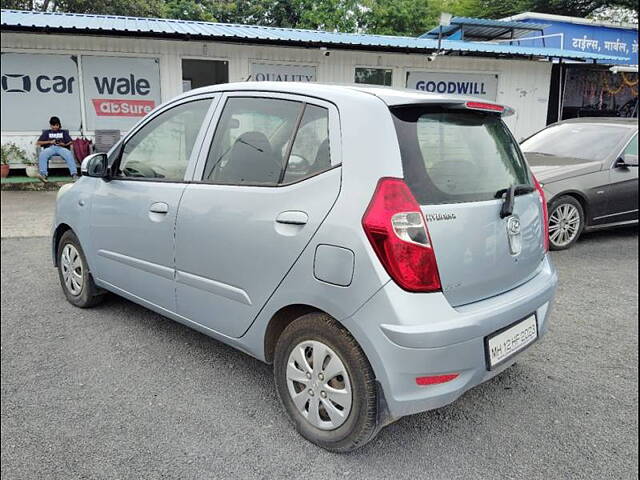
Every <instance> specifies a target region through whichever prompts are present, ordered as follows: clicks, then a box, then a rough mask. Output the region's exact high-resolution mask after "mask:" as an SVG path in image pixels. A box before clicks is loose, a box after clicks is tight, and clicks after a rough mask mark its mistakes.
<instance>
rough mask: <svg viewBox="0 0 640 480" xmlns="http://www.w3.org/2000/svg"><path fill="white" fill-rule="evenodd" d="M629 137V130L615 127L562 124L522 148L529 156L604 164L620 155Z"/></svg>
mask: <svg viewBox="0 0 640 480" xmlns="http://www.w3.org/2000/svg"><path fill="white" fill-rule="evenodd" d="M627 134H628V130H627V128H624V127H618V126H615V125H603V124H597V125H594V124H588V123H584V124H583V123H561V124H559V125H553V126H551V127H549V128H545V129H544V130H542V131H540V132H538V133H536V134H535V135H534V136H532V137H530V138H528V139H527V140H525V141H524V142H522V145H521V147H522V151H524V152H525V153H538V154H543V155H553V156H555V157H568V158H578V159H582V160H589V161H602V160H606V159H607V158H608V157H609V156H611V155H612V154H615V153H616V148H620V147H619V145H620V143H621V142H622V140H623V139H624V137H625V136H626V135H627Z"/></svg>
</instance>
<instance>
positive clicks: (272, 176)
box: [202, 97, 304, 186]
mask: <svg viewBox="0 0 640 480" xmlns="http://www.w3.org/2000/svg"><path fill="white" fill-rule="evenodd" d="M303 108H304V104H303V103H301V102H296V101H291V100H280V99H274V98H255V97H254V98H251V97H232V98H230V99H229V100H227V102H226V104H225V106H224V110H223V112H222V115H221V117H220V120H219V122H218V127H217V128H216V132H215V134H214V136H213V142H212V143H211V149H210V150H209V155H208V157H207V162H206V164H205V168H204V173H203V176H202V179H203V181H208V182H213V183H218V184H229V185H259V186H275V185H277V184H278V183H279V182H280V181H281V176H282V173H283V170H284V168H285V166H286V160H287V158H288V157H289V152H290V145H291V142H292V138H293V134H294V131H295V130H296V125H297V124H298V122H299V121H300V115H301V114H302V111H303Z"/></svg>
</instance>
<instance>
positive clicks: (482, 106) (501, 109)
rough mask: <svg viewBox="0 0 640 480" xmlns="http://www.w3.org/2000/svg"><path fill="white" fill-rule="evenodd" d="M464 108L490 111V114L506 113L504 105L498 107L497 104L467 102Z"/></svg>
mask: <svg viewBox="0 0 640 480" xmlns="http://www.w3.org/2000/svg"><path fill="white" fill-rule="evenodd" d="M464 106H465V107H467V108H470V109H472V110H488V111H490V112H499V113H502V112H504V107H503V106H502V105H496V104H495V103H484V102H465V104H464Z"/></svg>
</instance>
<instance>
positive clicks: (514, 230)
mask: <svg viewBox="0 0 640 480" xmlns="http://www.w3.org/2000/svg"><path fill="white" fill-rule="evenodd" d="M507 230H508V231H509V235H520V219H519V218H518V217H510V218H509V220H508V221H507Z"/></svg>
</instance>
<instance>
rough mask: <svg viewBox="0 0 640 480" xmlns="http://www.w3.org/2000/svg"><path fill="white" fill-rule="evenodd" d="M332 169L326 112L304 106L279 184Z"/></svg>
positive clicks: (311, 106) (313, 106)
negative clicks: (281, 180)
mask: <svg viewBox="0 0 640 480" xmlns="http://www.w3.org/2000/svg"><path fill="white" fill-rule="evenodd" d="M329 168H331V151H330V145H329V111H328V110H327V109H326V108H323V107H318V106H316V105H309V104H307V105H306V106H305V110H304V114H303V116H302V121H301V122H300V127H299V128H298V132H297V133H296V138H295V140H294V142H293V148H292V149H291V155H290V156H289V161H288V162H287V167H286V170H285V173H284V179H283V182H282V183H293V182H297V181H299V180H302V179H304V178H307V177H311V176H313V175H316V174H318V173H320V172H323V171H325V170H328V169H329Z"/></svg>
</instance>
